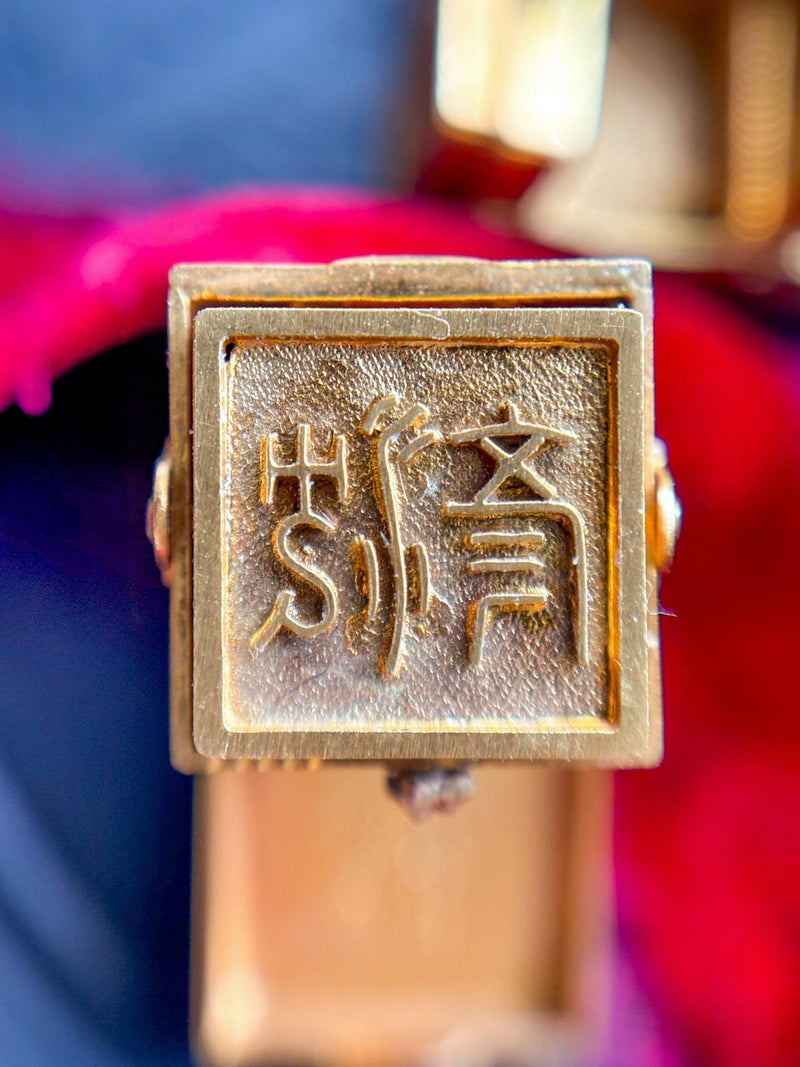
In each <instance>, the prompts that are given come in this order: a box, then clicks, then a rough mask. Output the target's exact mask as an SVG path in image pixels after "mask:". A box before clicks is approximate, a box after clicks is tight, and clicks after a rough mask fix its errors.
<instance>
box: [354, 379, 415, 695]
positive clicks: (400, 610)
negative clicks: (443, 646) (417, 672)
mask: <svg viewBox="0 0 800 1067" xmlns="http://www.w3.org/2000/svg"><path fill="white" fill-rule="evenodd" d="M388 400H389V398H388V397H383V398H382V399H380V400H377V401H375V402H374V403H373V404H372V406H371V407H370V409H369V411H368V413H367V415H366V417H365V418H364V421H363V422H362V432H363V433H365V434H369V433H372V431H373V430H374V429H375V427H376V425H377V418H378V415H379V414H381V413H384V412H386V411H387V410H389V409H390V407H391V406H393V404H396V403H398V400H397V398H396V397H393V398H392V401H391V403H387V401H388ZM427 416H428V409H427V408H426V407H424V406H423V405H422V404H412V405H411V406H410V407H409V408H408V410H407V411H405V412H404V413H403V414H402V415H400V416H399V417H398V418H397V419H395V420H394V421H393V422H391V423H389V425H388V426H387V427H386V428H385V429H384V430H383V431H382V433H381V434H380V436H379V437H378V442H377V446H376V449H375V453H376V454H375V461H376V465H377V471H378V490H379V496H380V501H379V502H380V505H381V510H382V511H383V514H384V517H385V519H386V526H387V529H388V533H389V552H390V555H391V559H392V566H393V569H394V586H395V591H394V592H395V603H394V619H393V623H392V637H391V641H390V644H389V651H388V653H387V655H386V661H385V666H384V670H385V673H386V674H387V675H388V676H389V677H396V676H397V675H398V674H399V673H400V671H401V670H402V656H403V636H404V633H405V621H406V615H407V613H408V573H407V570H406V559H405V555H406V548H405V545H404V543H403V534H402V530H401V528H400V503H399V500H398V489H401V488H402V487H401V486H399V485H398V475H399V467H397V465H396V464H392V463H391V461H390V458H389V450H390V448H391V445H392V442H393V441H395V440H396V439H397V438H398V437H399V436H400V434H401V433H403V431H404V430H408V429H411V428H412V427H413V426H415V425H416V424H417V423H418V422H420V421H422V420H423V419H425V418H427Z"/></svg>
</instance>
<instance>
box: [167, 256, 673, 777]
mask: <svg viewBox="0 0 800 1067" xmlns="http://www.w3.org/2000/svg"><path fill="white" fill-rule="evenodd" d="M651 322H652V302H651V288H650V268H649V266H648V265H647V264H646V263H644V262H640V261H626V260H615V261H581V260H573V261H553V262H529V263H524V262H513V263H490V262H485V261H479V260H466V259H430V258H419V259H413V258H409V259H371V258H370V259H361V260H350V261H341V262H337V263H334V264H331V265H330V266H257V265H229V266H228V265H219V266H214V265H188V266H179V267H176V268H175V269H174V271H173V273H172V278H171V291H170V405H171V413H170V448H169V452H168V453H167V454H166V456H167V457H168V458H165V459H164V460H162V463H161V465H160V466H159V468H158V469H157V475H156V487H155V492H154V497H153V501H152V503H151V509H150V519H149V528H150V531H151V536H152V538H153V540H154V544H155V547H156V554H157V557H158V559H159V562H160V564H161V565H162V568H164V573H165V575H168V576H169V577H170V579H171V590H172V593H171V678H172V696H171V703H172V711H171V734H172V755H173V761H174V763H175V765H176V766H177V767H179V768H180V769H182V770H185V771H189V772H197V771H208V770H214V769H217V768H218V767H220V766H221V765H223V763H224V762H225V761H241V760H248V761H254V762H256V763H257V764H258V765H259V766H263V765H264V761H270V760H298V759H299V760H347V761H363V760H390V761H402V762H404V763H405V762H407V761H412V762H416V761H424V763H430V762H431V761H434V762H437V763H439V762H442V761H444V762H445V763H452V762H453V761H455V762H456V763H459V762H462V761H477V760H520V759H521V760H548V761H551V760H562V759H566V760H582V761H588V762H591V763H599V764H604V765H613V766H633V765H651V764H653V763H657V762H658V761H659V759H660V757H661V750H662V725H661V695H660V664H659V642H658V604H657V588H658V571H659V569H662V568H664V567H665V566H667V565H668V563H669V559H670V557H671V553H672V549H673V546H674V539H675V536H676V533H677V518H678V515H679V511H678V507H677V503H676V500H675V496H674V491H673V488H672V484H671V480H670V479H669V477H668V472H667V471H666V465H665V455H664V451H663V446H661V444H660V443H659V442H658V441H657V440H656V439H655V437H654V428H653V374H652V328H651ZM165 465H168V467H165Z"/></svg>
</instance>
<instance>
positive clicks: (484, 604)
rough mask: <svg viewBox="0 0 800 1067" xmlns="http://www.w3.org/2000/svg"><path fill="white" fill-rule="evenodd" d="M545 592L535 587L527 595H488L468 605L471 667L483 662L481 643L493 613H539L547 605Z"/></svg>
mask: <svg viewBox="0 0 800 1067" xmlns="http://www.w3.org/2000/svg"><path fill="white" fill-rule="evenodd" d="M547 596H548V593H547V590H546V589H545V588H544V586H541V585H540V586H537V587H536V588H535V589H531V590H530V592H528V593H516V594H514V593H490V594H489V595H488V596H485V597H481V599H480V600H479V601H478V602H477V603H473V604H471V605H470V609H469V615H468V618H467V630H468V633H469V660H470V663H471V664H472V666H473V667H480V666H481V664H482V662H483V642H484V639H485V637H486V632H487V630H488V628H489V625H490V623H491V615H492V612H495V611H529V612H539V611H541V610H542V609H543V608H544V607H545V606H546V604H547Z"/></svg>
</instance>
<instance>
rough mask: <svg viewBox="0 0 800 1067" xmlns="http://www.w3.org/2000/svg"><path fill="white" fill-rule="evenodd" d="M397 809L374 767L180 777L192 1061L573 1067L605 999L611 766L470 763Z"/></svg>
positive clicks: (588, 1056) (592, 1047) (582, 1058)
mask: <svg viewBox="0 0 800 1067" xmlns="http://www.w3.org/2000/svg"><path fill="white" fill-rule="evenodd" d="M476 776H477V782H478V789H477V792H476V795H475V797H474V798H473V799H472V800H471V801H470V803H469V804H467V805H465V806H463V807H462V808H460V809H459V810H458V811H457V812H455V813H454V814H452V815H450V816H449V817H447V818H441V817H440V818H437V819H431V820H430V821H428V822H425V823H424V824H422V825H419V824H416V823H413V822H412V821H411V820H409V819H408V817H407V816H406V815H405V813H404V812H403V811H401V809H400V808H398V807H397V805H394V804H392V803H390V802H389V801H388V799H387V798H386V797H385V796H383V795H382V793H383V787H382V775H381V771H380V769H379V768H377V767H360V768H353V767H348V768H334V769H327V768H323V769H321V770H319V771H317V772H315V773H308V772H291V771H284V772H282V773H280V772H278V773H271V774H255V773H247V772H245V773H243V774H229V773H226V774H216V775H211V776H208V777H206V778H203V779H200V780H198V782H197V785H196V789H197V794H196V834H195V842H196V854H195V874H194V891H195V903H194V917H193V996H192V1002H193V1025H192V1031H193V1035H194V1042H193V1043H194V1051H195V1054H196V1055H197V1057H198V1059H199V1060H200V1062H202V1063H210V1064H217V1065H221V1067H222V1065H226V1067H227V1065H233V1064H237V1065H239V1064H253V1065H254V1064H265V1063H299V1062H307V1063H317V1064H331V1065H338V1064H341V1065H342V1067H344V1065H347V1067H354V1065H360V1067H393V1065H398V1067H400V1065H404V1064H405V1065H407V1064H413V1063H427V1064H435V1065H437V1067H463V1065H464V1064H475V1065H482V1067H491V1065H492V1064H495V1063H499V1062H503V1063H520V1064H522V1063H536V1064H541V1065H543V1067H573V1065H574V1064H575V1063H583V1062H592V1061H593V1060H594V1059H595V1058H597V1057H599V1053H600V1049H601V1047H602V1042H603V1039H604V1026H605V1023H604V1018H605V1016H606V1013H607V1009H608V1001H609V999H610V997H612V996H613V987H612V982H611V975H610V970H609V959H608V945H607V939H608V937H609V932H610V889H609V882H610V876H611V871H610V863H609V857H610V829H611V825H610V799H611V797H610V793H611V781H610V776H608V775H607V774H605V773H604V772H599V771H585V772H577V771H570V770H568V769H566V768H563V767H560V768H555V767H552V768H546V767H542V768H531V767H522V766H519V765H517V766H513V767H502V768H501V767H493V768H489V767H486V768H482V769H479V770H478V771H477V772H476Z"/></svg>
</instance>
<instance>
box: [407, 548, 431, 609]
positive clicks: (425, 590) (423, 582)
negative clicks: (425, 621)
mask: <svg viewBox="0 0 800 1067" xmlns="http://www.w3.org/2000/svg"><path fill="white" fill-rule="evenodd" d="M410 551H411V552H412V553H413V555H414V562H415V563H416V567H417V580H418V582H419V613H420V615H427V614H428V612H429V611H430V609H431V567H430V560H429V559H428V550H427V548H426V547H425V545H423V544H419V543H417V544H415V545H412V546H411V549H410Z"/></svg>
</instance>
